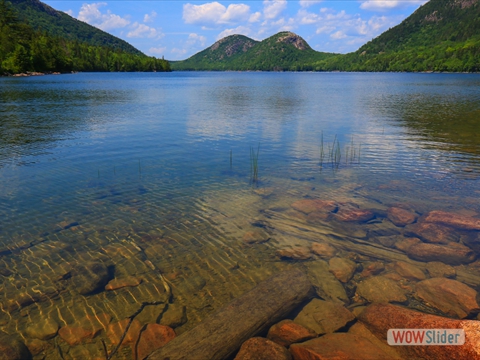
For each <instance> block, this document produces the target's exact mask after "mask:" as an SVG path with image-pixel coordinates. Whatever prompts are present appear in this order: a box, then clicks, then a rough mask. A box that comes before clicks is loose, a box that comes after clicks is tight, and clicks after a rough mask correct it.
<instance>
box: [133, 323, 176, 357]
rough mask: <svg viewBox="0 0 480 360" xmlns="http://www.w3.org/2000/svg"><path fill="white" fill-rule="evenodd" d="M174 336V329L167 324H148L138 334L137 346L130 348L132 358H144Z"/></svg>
mask: <svg viewBox="0 0 480 360" xmlns="http://www.w3.org/2000/svg"><path fill="white" fill-rule="evenodd" d="M175 336H176V335H175V331H174V330H173V329H172V328H170V327H168V326H164V325H159V324H148V325H147V327H146V328H145V330H144V331H142V333H141V334H140V339H139V341H138V344H137V346H136V347H135V348H134V349H132V351H133V358H134V359H137V360H143V359H145V358H146V357H147V356H148V355H150V354H151V353H152V352H153V351H154V350H157V349H160V348H161V347H162V346H165V344H167V343H168V342H169V341H171V340H173V339H174V338H175ZM135 354H136V356H135Z"/></svg>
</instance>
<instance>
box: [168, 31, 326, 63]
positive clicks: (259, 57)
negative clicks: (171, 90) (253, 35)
mask: <svg viewBox="0 0 480 360" xmlns="http://www.w3.org/2000/svg"><path fill="white" fill-rule="evenodd" d="M334 55H335V54H329V53H322V52H318V51H315V50H313V49H312V48H311V47H310V45H308V44H307V42H306V41H305V40H304V39H302V38H301V37H300V36H298V35H296V34H294V33H292V32H288V31H283V32H280V33H278V34H276V35H273V36H271V37H269V38H267V39H265V40H263V41H255V40H253V39H250V38H248V37H246V36H243V35H231V36H227V37H225V38H223V39H221V40H219V41H217V42H216V43H215V44H213V45H212V46H210V47H209V48H207V49H205V50H203V51H201V52H199V53H197V54H195V55H193V56H192V57H190V58H188V59H186V60H184V61H177V62H173V63H172V69H173V70H263V71H288V70H311V69H312V67H311V64H312V63H314V62H316V61H320V60H324V59H326V58H328V57H332V56H334Z"/></svg>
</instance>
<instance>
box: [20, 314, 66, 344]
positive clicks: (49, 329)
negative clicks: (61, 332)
mask: <svg viewBox="0 0 480 360" xmlns="http://www.w3.org/2000/svg"><path fill="white" fill-rule="evenodd" d="M58 328H59V325H58V323H57V322H56V321H55V320H53V319H41V320H40V321H35V322H34V323H33V324H31V325H30V326H28V327H27V329H26V331H25V333H26V334H27V335H28V336H29V337H31V338H34V339H39V340H48V339H51V338H53V337H55V336H56V335H57V332H58Z"/></svg>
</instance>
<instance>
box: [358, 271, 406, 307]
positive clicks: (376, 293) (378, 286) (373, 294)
mask: <svg viewBox="0 0 480 360" xmlns="http://www.w3.org/2000/svg"><path fill="white" fill-rule="evenodd" d="M357 293H358V295H360V296H361V297H363V298H364V299H366V300H368V301H369V302H382V303H387V302H399V303H403V302H405V301H407V297H406V296H405V293H404V291H403V290H402V289H401V288H400V287H399V286H398V285H397V284H396V283H395V281H393V280H391V279H388V278H386V277H385V276H373V277H370V278H368V279H366V280H364V281H362V282H360V283H359V284H358V286H357Z"/></svg>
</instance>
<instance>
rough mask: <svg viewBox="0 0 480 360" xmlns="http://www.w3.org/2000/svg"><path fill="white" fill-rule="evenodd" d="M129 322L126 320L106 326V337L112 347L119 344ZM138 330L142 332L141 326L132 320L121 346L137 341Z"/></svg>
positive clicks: (138, 322) (135, 320)
mask: <svg viewBox="0 0 480 360" xmlns="http://www.w3.org/2000/svg"><path fill="white" fill-rule="evenodd" d="M129 322H130V319H129V318H127V319H123V320H120V321H117V322H114V323H111V324H108V326H107V337H108V339H109V340H110V342H111V343H112V345H115V346H116V345H118V343H119V342H120V338H121V337H122V336H123V333H124V332H125V329H126V328H127V326H128V323H129ZM140 330H142V324H141V323H140V321H138V320H137V319H133V321H132V324H131V325H130V327H129V328H128V331H127V334H126V335H125V338H124V339H123V341H122V345H121V346H126V345H130V344H134V343H135V342H136V341H137V339H138V335H139V334H140Z"/></svg>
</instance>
